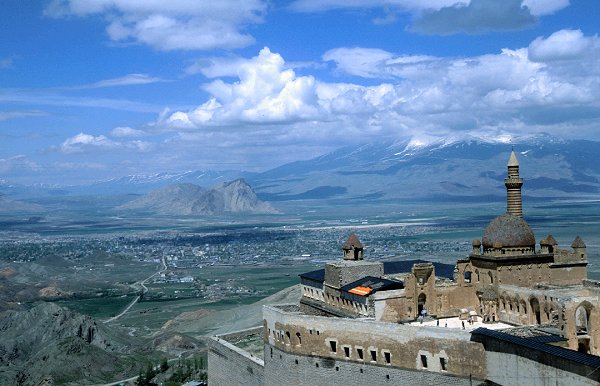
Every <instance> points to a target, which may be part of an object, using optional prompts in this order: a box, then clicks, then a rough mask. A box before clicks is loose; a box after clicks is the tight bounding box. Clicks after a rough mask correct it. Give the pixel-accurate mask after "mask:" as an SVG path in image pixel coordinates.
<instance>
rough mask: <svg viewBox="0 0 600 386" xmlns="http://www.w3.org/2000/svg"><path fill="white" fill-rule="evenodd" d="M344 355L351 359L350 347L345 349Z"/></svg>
mask: <svg viewBox="0 0 600 386" xmlns="http://www.w3.org/2000/svg"><path fill="white" fill-rule="evenodd" d="M344 355H346V358H350V347H348V346H345V347H344Z"/></svg>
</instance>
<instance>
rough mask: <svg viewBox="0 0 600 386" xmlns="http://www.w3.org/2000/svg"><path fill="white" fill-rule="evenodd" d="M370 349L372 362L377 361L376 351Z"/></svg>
mask: <svg viewBox="0 0 600 386" xmlns="http://www.w3.org/2000/svg"><path fill="white" fill-rule="evenodd" d="M370 351H371V360H372V361H373V362H377V351H375V350H370Z"/></svg>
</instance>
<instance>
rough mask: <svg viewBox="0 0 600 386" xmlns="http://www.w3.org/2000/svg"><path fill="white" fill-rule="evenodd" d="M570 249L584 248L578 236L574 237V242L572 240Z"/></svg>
mask: <svg viewBox="0 0 600 386" xmlns="http://www.w3.org/2000/svg"><path fill="white" fill-rule="evenodd" d="M571 248H585V243H584V242H583V239H582V238H581V237H579V235H577V237H575V240H573V244H571Z"/></svg>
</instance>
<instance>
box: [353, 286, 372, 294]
mask: <svg viewBox="0 0 600 386" xmlns="http://www.w3.org/2000/svg"><path fill="white" fill-rule="evenodd" d="M371 291H373V289H372V288H369V287H362V286H358V287H354V288H352V289H351V290H349V291H348V292H350V293H351V294H355V295H360V296H366V295H368V294H370V293H371Z"/></svg>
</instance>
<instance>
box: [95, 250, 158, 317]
mask: <svg viewBox="0 0 600 386" xmlns="http://www.w3.org/2000/svg"><path fill="white" fill-rule="evenodd" d="M161 261H162V269H161V270H159V271H157V272H154V273H153V274H152V275H150V276H148V277H147V278H145V279H143V280H140V281H136V282H135V283H133V284H132V285H131V287H133V288H135V289H139V288H141V289H142V295H144V294H145V293H146V292H148V287H146V282H147V281H148V280H150V279H152V278H153V277H154V276H156V275H160V274H161V273H162V272H165V271H166V270H167V262H166V261H165V257H164V256H163V257H162V260H161ZM142 295H138V296H136V297H135V299H133V300H132V301H131V303H129V305H127V307H125V309H124V310H123V311H121V313H120V314H118V315H115V316H113V317H112V318H109V319H106V320H105V321H104V323H110V322H114V321H115V320H117V319H119V318H120V317H122V316H123V315H125V314H126V313H127V312H128V311H129V310H130V309H131V307H133V306H134V305H135V303H137V302H138V301H139V300H140V298H141V297H142Z"/></svg>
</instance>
